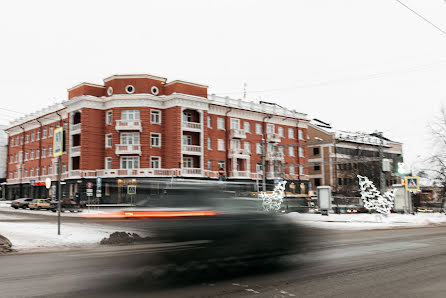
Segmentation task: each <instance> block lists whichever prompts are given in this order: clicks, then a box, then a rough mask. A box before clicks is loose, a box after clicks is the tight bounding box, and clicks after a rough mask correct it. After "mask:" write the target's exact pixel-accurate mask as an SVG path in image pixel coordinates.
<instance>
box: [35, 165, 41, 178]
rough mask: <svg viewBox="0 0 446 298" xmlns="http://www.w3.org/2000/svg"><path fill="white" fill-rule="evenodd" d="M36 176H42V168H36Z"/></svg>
mask: <svg viewBox="0 0 446 298" xmlns="http://www.w3.org/2000/svg"><path fill="white" fill-rule="evenodd" d="M36 176H37V177H39V176H40V168H39V167H37V168H36Z"/></svg>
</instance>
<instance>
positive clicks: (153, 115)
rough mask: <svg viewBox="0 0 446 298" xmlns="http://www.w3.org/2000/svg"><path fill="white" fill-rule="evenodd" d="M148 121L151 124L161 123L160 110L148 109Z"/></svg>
mask: <svg viewBox="0 0 446 298" xmlns="http://www.w3.org/2000/svg"><path fill="white" fill-rule="evenodd" d="M150 123H151V124H161V111H160V110H153V109H151V110H150Z"/></svg>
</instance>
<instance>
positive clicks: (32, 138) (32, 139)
mask: <svg viewBox="0 0 446 298" xmlns="http://www.w3.org/2000/svg"><path fill="white" fill-rule="evenodd" d="M34 135H35V133H34V131H33V132H32V133H31V142H34Z"/></svg>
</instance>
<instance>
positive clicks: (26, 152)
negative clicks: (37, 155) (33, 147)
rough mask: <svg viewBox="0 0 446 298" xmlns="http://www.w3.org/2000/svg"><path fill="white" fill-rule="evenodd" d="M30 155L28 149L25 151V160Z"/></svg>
mask: <svg viewBox="0 0 446 298" xmlns="http://www.w3.org/2000/svg"><path fill="white" fill-rule="evenodd" d="M28 155H29V153H28V151H25V160H28Z"/></svg>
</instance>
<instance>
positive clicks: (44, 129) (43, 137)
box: [42, 127, 48, 139]
mask: <svg viewBox="0 0 446 298" xmlns="http://www.w3.org/2000/svg"><path fill="white" fill-rule="evenodd" d="M47 131H48V130H47V128H46V127H44V128H43V136H42V139H46V137H47Z"/></svg>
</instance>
